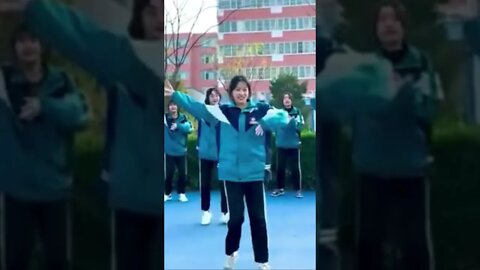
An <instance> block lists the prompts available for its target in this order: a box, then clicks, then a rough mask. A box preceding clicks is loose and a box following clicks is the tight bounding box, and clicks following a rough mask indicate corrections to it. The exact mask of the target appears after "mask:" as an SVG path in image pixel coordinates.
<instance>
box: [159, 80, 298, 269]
mask: <svg viewBox="0 0 480 270" xmlns="http://www.w3.org/2000/svg"><path fill="white" fill-rule="evenodd" d="M228 94H229V96H230V100H231V102H230V103H227V104H222V105H219V100H220V95H219V93H218V91H217V90H214V89H210V90H209V91H207V96H206V100H205V102H198V101H195V100H194V99H193V98H191V97H189V96H188V95H186V94H184V93H182V92H179V91H175V90H174V88H173V87H172V86H171V84H170V83H169V82H168V81H166V82H165V96H166V97H169V98H170V99H171V100H170V103H172V102H173V103H175V104H177V105H178V106H179V107H180V108H183V109H184V110H185V111H187V112H188V113H190V114H192V115H193V116H194V117H196V118H197V119H199V121H200V124H199V139H198V141H199V155H200V163H201V168H202V170H201V172H200V173H201V186H202V187H201V191H202V193H209V192H210V190H209V189H205V188H204V187H205V186H206V187H209V186H210V181H211V176H212V175H213V174H212V170H213V169H215V168H217V170H218V173H217V175H218V176H217V178H218V180H220V181H221V182H222V185H223V192H224V193H225V194H224V195H225V198H226V205H227V206H228V208H223V207H222V208H223V209H222V212H223V211H224V210H228V214H229V220H228V233H227V236H226V247H225V254H226V257H227V258H226V263H225V268H224V269H234V266H235V262H236V260H237V258H238V250H239V245H240V237H241V231H242V224H243V222H244V209H245V203H246V206H247V209H248V214H249V217H250V226H251V234H252V240H253V249H254V257H255V262H257V263H258V264H259V268H260V269H270V266H269V264H268V259H269V253H268V236H267V222H266V216H267V213H266V204H265V183H264V182H265V165H266V164H267V151H266V138H267V136H266V132H267V131H270V132H275V131H277V134H278V133H279V132H278V131H280V130H282V131H281V132H283V134H282V135H280V137H281V138H284V139H285V137H287V136H293V135H291V133H293V134H296V135H295V136H298V137H297V138H296V140H297V142H296V143H292V144H290V145H285V146H287V147H292V148H294V149H298V147H299V144H300V141H299V136H300V134H299V129H300V128H301V126H302V124H303V118H302V117H301V116H299V113H298V112H296V111H295V112H294V114H290V113H291V112H293V111H294V108H292V107H291V95H289V94H287V95H285V97H284V99H285V100H289V102H285V104H286V108H285V109H275V108H272V107H271V106H270V105H268V104H266V103H263V102H258V103H255V102H253V101H251V100H250V97H251V94H252V89H251V87H250V84H249V82H248V81H247V79H246V78H245V77H244V76H241V75H239V76H235V77H234V78H232V80H231V81H230V85H229V87H228ZM166 123H168V120H166ZM166 128H169V126H167V127H166ZM207 128H208V130H205V129H207ZM170 129H171V128H170ZM288 130H289V131H290V133H288ZM286 134H288V135H286ZM202 150H205V151H202ZM204 169H207V170H209V171H207V173H205V170H204ZM205 176H208V177H209V178H208V179H205ZM167 196H168V194H167V195H166V197H165V198H168V197H167ZM222 196H223V195H222ZM297 196H298V194H297ZM209 197H210V196H209V194H207V195H205V194H202V210H203V211H204V214H203V216H202V223H204V224H208V223H209V221H210V218H211V214H210V213H208V211H209V204H210V202H209V201H208V200H209ZM222 204H223V203H222ZM223 205H224V206H225V204H223ZM224 214H225V212H224ZM205 215H207V216H206V217H205Z"/></svg>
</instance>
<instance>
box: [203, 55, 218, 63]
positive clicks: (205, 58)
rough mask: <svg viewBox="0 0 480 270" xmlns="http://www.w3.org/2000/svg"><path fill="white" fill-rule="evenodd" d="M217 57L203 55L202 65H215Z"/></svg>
mask: <svg viewBox="0 0 480 270" xmlns="http://www.w3.org/2000/svg"><path fill="white" fill-rule="evenodd" d="M214 60H215V57H214V56H213V55H203V56H202V64H213V63H214Z"/></svg>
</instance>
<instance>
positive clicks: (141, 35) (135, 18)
mask: <svg viewBox="0 0 480 270" xmlns="http://www.w3.org/2000/svg"><path fill="white" fill-rule="evenodd" d="M149 5H150V0H134V1H133V8H132V18H131V20H130V24H129V25H128V33H129V34H130V36H131V37H132V38H133V39H138V40H142V39H145V29H144V27H143V19H142V16H143V10H145V8H147V7H148V6H149Z"/></svg>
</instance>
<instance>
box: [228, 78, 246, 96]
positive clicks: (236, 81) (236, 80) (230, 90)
mask: <svg viewBox="0 0 480 270" xmlns="http://www.w3.org/2000/svg"><path fill="white" fill-rule="evenodd" d="M241 82H244V83H245V84H246V85H247V88H248V98H250V97H251V96H252V88H251V87H250V83H249V82H248V80H247V78H246V77H245V76H243V75H237V76H235V77H233V78H232V80H231V81H230V85H229V86H228V95H229V96H230V98H232V101H233V97H232V93H233V90H235V88H237V85H238V84H239V83H241Z"/></svg>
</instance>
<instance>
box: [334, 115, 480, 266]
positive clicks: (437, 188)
mask: <svg viewBox="0 0 480 270" xmlns="http://www.w3.org/2000/svg"><path fill="white" fill-rule="evenodd" d="M341 151H342V155H341V156H342V157H343V160H342V162H341V168H340V169H339V171H340V173H341V178H340V179H341V180H340V183H339V187H340V188H339V193H340V198H341V200H340V201H341V203H340V224H341V229H340V238H341V240H340V243H341V246H342V248H343V249H344V250H347V251H348V252H351V251H352V250H353V247H354V239H355V237H354V234H353V232H354V230H353V228H354V221H355V212H354V211H355V202H356V198H355V185H354V180H353V179H355V176H354V174H353V173H352V170H351V163H350V158H349V157H350V154H349V153H350V144H349V143H348V141H347V140H344V142H343V145H342V150H341ZM433 151H434V155H435V158H436V162H435V165H434V167H433V168H432V172H431V224H432V233H433V242H434V251H435V258H436V266H437V268H436V269H438V270H457V269H458V270H466V269H472V270H473V269H480V256H478V251H479V248H478V243H480V232H479V228H480V215H479V214H478V213H479V212H480V196H479V192H480V166H479V165H480V163H479V158H480V130H479V129H477V128H471V127H465V126H461V125H454V126H449V127H440V128H437V130H436V134H435V139H434V146H433Z"/></svg>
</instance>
